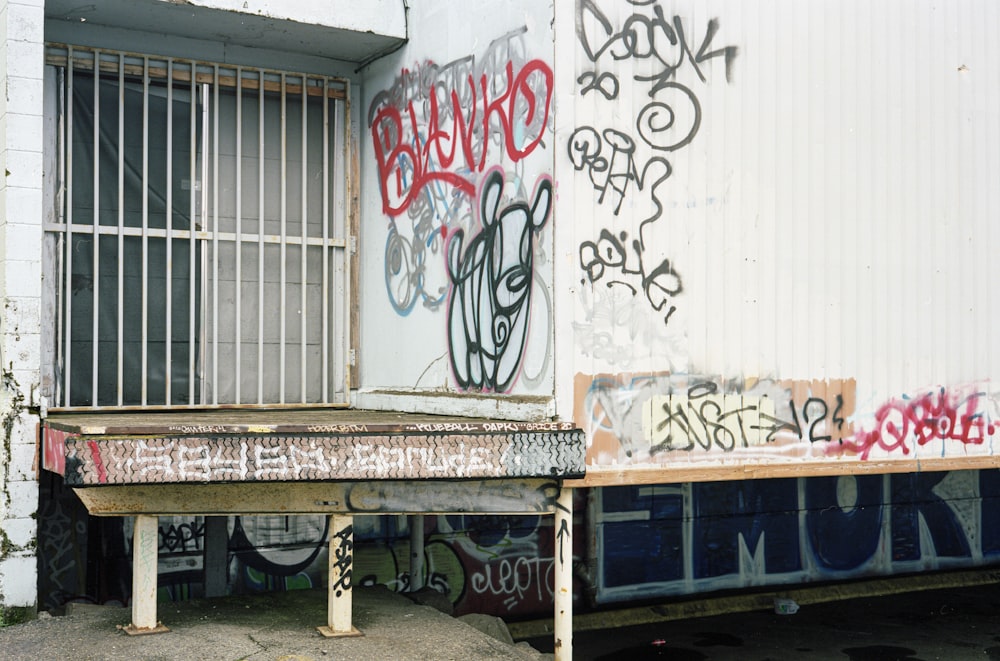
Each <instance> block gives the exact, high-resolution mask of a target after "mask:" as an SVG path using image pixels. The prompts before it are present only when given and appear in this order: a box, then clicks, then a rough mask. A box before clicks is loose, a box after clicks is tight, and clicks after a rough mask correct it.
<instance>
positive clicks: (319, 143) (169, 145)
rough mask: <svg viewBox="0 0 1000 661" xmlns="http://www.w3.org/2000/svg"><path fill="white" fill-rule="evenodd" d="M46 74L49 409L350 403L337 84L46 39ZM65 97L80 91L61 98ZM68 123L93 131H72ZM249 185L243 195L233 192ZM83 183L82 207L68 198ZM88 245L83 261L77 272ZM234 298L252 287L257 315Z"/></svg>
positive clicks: (341, 103)
mask: <svg viewBox="0 0 1000 661" xmlns="http://www.w3.org/2000/svg"><path fill="white" fill-rule="evenodd" d="M47 63H48V64H51V65H55V66H58V67H60V68H61V70H62V73H61V74H60V80H61V81H62V84H63V86H62V89H61V90H60V95H61V96H60V101H61V105H60V111H61V112H62V113H63V117H61V118H59V120H60V121H59V122H57V126H59V127H60V131H61V132H62V134H61V135H60V136H59V137H58V139H57V141H56V144H57V146H58V149H59V151H60V153H59V154H58V162H59V172H60V173H61V176H62V190H61V191H60V199H59V204H60V206H59V214H58V217H57V220H56V221H55V222H51V223H46V226H45V231H47V232H51V233H53V234H55V235H56V237H57V244H58V245H59V246H61V250H60V251H59V254H58V256H57V258H56V259H55V260H54V262H55V263H53V264H46V266H45V268H46V269H47V270H48V271H53V272H54V273H52V277H55V278H56V281H57V282H58V283H59V292H58V295H59V310H58V313H57V320H58V323H59V328H58V329H57V330H56V333H55V338H56V339H55V342H56V351H55V353H54V356H55V361H56V363H57V364H56V365H50V366H46V369H47V370H50V371H51V373H52V374H53V375H54V377H55V382H56V383H57V391H56V394H57V399H56V400H55V402H56V406H54V407H53V408H54V409H61V410H75V409H86V410H93V409H136V408H146V409H159V408H219V407H226V408H230V407H236V406H238V407H273V406H282V405H284V406H296V407H301V406H347V405H348V404H349V401H348V400H349V397H348V395H349V382H348V379H349V368H348V367H347V364H348V350H347V347H348V346H349V331H350V329H349V327H348V326H347V323H348V321H349V318H350V314H349V310H350V300H349V293H350V289H349V286H348V283H349V275H350V271H349V270H350V260H349V257H348V255H347V254H346V253H347V249H348V245H349V241H348V228H349V227H350V224H349V223H348V219H347V214H348V211H349V209H350V205H348V204H346V203H345V202H344V200H343V199H342V198H343V197H344V196H345V195H346V192H347V190H348V187H347V182H346V179H345V178H346V176H347V175H346V173H347V171H348V170H347V168H346V167H345V166H346V162H348V161H347V158H348V155H347V152H346V149H347V147H346V146H347V145H349V144H350V141H349V140H346V139H341V136H340V133H341V132H344V133H345V134H346V132H347V131H348V130H349V127H348V123H347V122H346V121H345V117H346V116H347V115H346V112H344V107H345V106H346V103H347V90H348V85H347V83H346V82H345V81H342V80H339V79H334V78H329V77H324V76H316V75H303V74H293V73H289V72H273V71H269V70H265V69H244V68H240V67H236V68H232V67H227V66H226V65H220V64H206V63H198V62H191V61H184V60H174V59H172V58H166V57H164V58H157V57H154V56H147V55H135V54H130V53H124V52H117V51H110V50H104V49H88V48H83V47H77V46H64V45H58V44H50V45H49V47H48V50H47ZM78 84H79V85H80V86H81V87H80V89H79V91H81V92H89V91H91V90H89V89H88V88H87V86H88V85H92V86H93V90H92V95H91V94H87V95H86V96H87V98H86V99H82V100H81V97H80V96H79V95H77V96H74V86H75V85H78ZM111 93H114V94H115V95H116V96H117V98H116V99H115V102H112V101H110V100H109V99H111V98H113V97H111V96H110V94H111ZM102 95H104V96H102ZM296 103H297V104H299V107H298V108H295V107H294V104H296ZM185 105H186V107H185ZM86 106H90V107H89V108H88V107H86ZM294 110H298V112H294ZM115 112H116V114H117V118H116V119H115V118H114V117H112V114H113V113H115ZM84 113H86V115H85V114H84ZM137 113H141V121H134V120H135V119H136V118H135V117H134V116H133V115H135V114H137ZM102 115H104V116H105V117H102ZM296 115H298V117H297V118H296ZM80 117H83V118H84V119H85V120H86V121H91V122H92V126H91V127H87V125H86V121H84V122H83V123H81V124H79V126H77V127H75V126H74V122H75V121H76V119H77V118H80ZM109 118H110V119H109ZM102 121H103V122H106V123H108V124H111V123H113V126H109V127H107V128H106V127H105V126H103V125H102ZM296 123H298V126H295V124H296ZM135 124H139V125H140V127H138V128H137V127H136V126H135ZM185 124H186V126H185ZM276 124H277V125H276ZM87 128H92V131H86V132H87V133H88V134H90V135H89V137H85V136H82V135H79V133H80V131H81V130H85V129H87ZM178 128H180V129H181V131H180V132H178V131H177V129H178ZM254 129H256V131H255V130H254ZM185 132H186V133H187V134H188V135H185ZM296 132H297V133H298V136H296V137H298V138H299V140H298V141H295V140H294V138H293V136H295V133H296ZM254 133H256V135H255V137H256V138H257V139H256V153H253V142H252V138H251V136H253V135H254ZM137 136H138V137H141V146H139V145H138V144H133V143H138V142H140V140H137ZM344 137H346V135H345V136H344ZM230 141H232V142H231V144H230ZM88 142H89V143H90V144H87V143H88ZM295 142H299V143H300V146H299V149H300V151H301V153H300V154H297V155H296V154H294V152H295ZM74 149H82V150H83V151H81V152H80V153H79V154H76V160H74ZM185 149H187V150H188V151H189V154H187V158H186V159H185V158H183V154H182V152H183V151H184V150H185ZM178 150H179V151H178ZM175 152H177V153H175ZM178 155H180V156H181V157H180V158H178ZM81 158H83V159H84V161H81V160H80V159H81ZM254 159H255V160H256V162H253V161H254ZM310 159H312V160H310ZM275 160H278V161H279V163H278V164H275V163H274V161H275ZM296 161H297V163H296ZM296 165H297V166H298V170H296ZM245 172H249V173H254V174H256V179H257V181H256V184H257V185H256V186H255V188H256V189H257V191H256V192H257V194H256V195H253V188H254V186H251V187H250V189H249V190H247V191H246V194H244V191H243V185H242V184H243V177H244V174H245ZM251 176H253V174H251ZM178 185H180V187H181V189H183V188H184V187H187V188H188V189H189V190H188V191H187V194H180V191H179V190H178V188H177V187H178ZM80 186H83V187H84V189H86V188H92V191H93V192H92V196H93V199H92V200H90V201H88V200H85V199H83V198H81V197H80V196H79V195H75V193H76V189H78V188H79V187H80ZM161 186H162V189H161V188H159V187H161ZM102 189H104V190H103V193H102ZM296 189H298V193H299V196H298V197H299V198H300V200H299V205H298V206H299V208H298V209H295V204H294V199H295V198H294V197H293V196H291V195H289V193H293V192H294V191H295V190H296ZM85 192H86V190H85ZM199 193H200V194H199ZM84 197H85V196H84ZM77 198H79V199H77ZM112 198H113V199H112ZM184 198H187V205H188V208H187V209H184V206H183V204H184V203H183V201H182V202H180V204H178V200H184ZM88 202H89V203H91V204H92V206H93V208H92V209H84V208H83V207H82V206H81V205H83V204H85V203H88ZM254 202H256V205H257V209H256V212H254V210H253V208H252V206H253V204H254ZM275 202H277V204H276V205H275V204H274V203H275ZM267 204H271V205H272V207H268V206H266V205H267ZM108 206H113V207H114V209H111V208H107V207H108ZM136 207H138V208H136ZM275 207H276V208H275ZM255 216H256V217H255ZM88 218H89V221H88ZM102 218H103V219H104V220H103V222H102ZM295 222H299V223H300V226H299V229H298V231H295V229H294V223H295ZM269 225H270V226H271V228H272V229H270V230H269ZM275 230H277V231H275ZM175 241H177V242H179V243H175ZM87 242H89V243H90V244H91V245H90V248H91V250H90V251H86V252H87V253H88V254H89V258H90V260H91V262H92V264H90V265H87V264H86V263H85V262H86V259H84V260H83V261H82V262H79V260H78V262H79V263H78V264H76V265H74V263H73V262H74V257H75V256H76V255H80V254H82V253H80V250H81V249H82V248H84V247H86V245H87ZM181 246H184V248H181ZM137 248H138V249H137ZM178 248H181V249H180V250H178ZM254 250H256V254H254V252H253V251H254ZM74 253H75V254H74ZM137 253H138V254H137ZM294 255H298V258H299V260H300V263H299V268H298V269H294V267H289V263H290V262H289V260H292V263H293V262H294ZM137 258H138V259H137ZM178 259H179V260H180V261H177V260H178ZM248 260H249V261H248ZM254 260H256V263H254ZM185 262H186V263H185ZM113 264H114V265H115V268H116V270H117V272H116V273H109V274H108V275H107V277H102V268H103V269H104V270H107V271H109V272H110V270H111V268H112V265H113ZM87 268H90V269H91V271H90V273H86V269H87ZM74 269H76V272H75V271H74ZM296 271H297V272H296ZM88 277H89V280H88ZM296 277H298V282H295V281H294V280H295V278H296ZM159 278H163V282H162V283H160V282H159ZM136 281H138V282H136ZM84 282H89V286H90V287H92V291H91V292H89V296H87V297H86V298H87V300H86V302H85V303H84V302H82V301H83V299H81V298H80V295H79V294H80V291H79V290H80V288H81V283H84ZM74 288H76V289H77V292H76V295H74ZM112 288H114V291H111V289H112ZM245 289H246V291H253V290H254V289H256V292H257V294H256V301H255V302H256V307H254V305H253V304H252V303H251V304H249V305H245V304H244V303H245V302H246V301H245V300H244V293H245V291H244V290H245ZM136 290H138V291H136ZM296 290H297V291H296ZM185 299H186V300H185ZM250 300H251V301H252V300H253V298H251V299H250ZM275 304H277V308H278V310H277V312H278V314H275V313H274V307H275ZM88 305H89V306H90V309H89V310H88ZM268 305H270V306H271V309H268ZM288 305H294V306H296V307H297V310H290V309H288ZM136 307H138V308H139V310H138V311H136V310H135V308H136ZM317 312H318V314H317ZM102 313H103V314H102ZM88 314H89V315H90V318H89V319H88V318H87V315H88ZM185 314H186V316H187V317H188V318H187V319H184V318H183V317H184V316H185ZM109 315H110V316H109ZM135 317H139V319H135ZM296 317H298V319H299V321H298V323H297V324H294V320H295V318H296ZM109 318H110V319H114V320H115V322H114V323H115V324H116V325H115V326H114V328H112V327H111V323H112V322H109V321H108V319H109ZM136 326H138V330H136V329H135V327H136ZM254 330H255V331H256V337H255V338H250V337H246V336H245V335H244V334H246V335H247V336H252V335H253V332H254ZM178 332H179V335H178ZM296 334H297V335H298V337H295V335H296ZM185 335H186V337H185ZM175 336H176V337H175ZM181 338H183V339H181ZM247 340H250V341H253V340H255V341H256V347H257V351H256V356H254V355H253V353H254V352H252V351H250V352H246V351H244V350H243V345H244V343H245V342H246V341H247ZM111 342H114V343H115V345H116V346H115V348H114V350H112V349H111V347H110V346H109V344H110V343H111ZM102 343H103V344H102ZM289 345H291V347H295V345H297V348H298V351H294V349H293V352H289V351H288V349H289V348H290V346H289ZM86 349H89V351H87V350H86ZM80 350H84V352H83V354H82V355H84V359H80V360H78V361H76V362H77V364H74V361H73V359H74V356H75V354H77V353H79V352H80ZM88 353H89V355H88ZM136 353H138V354H139V357H138V360H136V356H135V354H136ZM185 354H186V355H185ZM296 354H297V355H296ZM112 356H113V360H114V361H115V364H114V365H113V366H112V365H110V360H112ZM86 358H89V359H90V362H91V364H90V365H89V366H88V365H87V364H86ZM295 358H297V359H298V363H299V364H298V365H295V360H294V359H295ZM317 359H318V362H319V363H320V365H318V366H317V365H316V363H317ZM101 361H104V362H105V363H109V364H108V365H107V366H106V367H105V368H104V369H102V368H101ZM136 363H137V364H136ZM275 367H276V368H277V369H278V372H279V374H278V375H277V376H278V379H277V384H275V381H276V380H275V378H274V377H275V375H274V374H273V370H274V368H275ZM296 372H297V374H296ZM74 375H76V378H74ZM296 377H298V378H296ZM244 379H253V381H254V382H255V383H254V385H255V386H256V388H255V389H256V397H245V393H246V392H250V390H249V388H248V387H247V388H246V391H245V386H249V384H250V381H247V383H246V384H244ZM110 381H113V383H110ZM296 382H297V384H296ZM296 385H297V386H298V387H297V392H296ZM88 391H89V392H88ZM286 400H287V401H286Z"/></svg>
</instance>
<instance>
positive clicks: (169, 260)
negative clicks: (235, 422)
mask: <svg viewBox="0 0 1000 661" xmlns="http://www.w3.org/2000/svg"><path fill="white" fill-rule="evenodd" d="M164 221H165V225H166V230H167V240H166V244H167V245H166V253H167V255H166V264H165V270H166V277H165V278H164V283H163V284H164V287H165V289H166V310H165V311H164V312H165V319H164V320H165V328H164V331H163V334H164V360H163V363H164V365H163V403H164V404H165V405H166V406H170V405H171V404H172V403H173V393H172V392H171V389H170V386H171V384H172V382H173V376H172V373H171V369H170V368H171V364H172V363H173V344H174V333H173V307H174V306H173V298H174V234H173V229H174V61H173V60H172V59H168V60H167V208H166V218H165V219H164ZM119 325H121V322H119Z"/></svg>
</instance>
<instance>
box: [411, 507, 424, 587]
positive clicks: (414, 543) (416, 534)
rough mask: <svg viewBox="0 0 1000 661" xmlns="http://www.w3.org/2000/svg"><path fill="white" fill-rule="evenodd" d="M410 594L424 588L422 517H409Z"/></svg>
mask: <svg viewBox="0 0 1000 661" xmlns="http://www.w3.org/2000/svg"><path fill="white" fill-rule="evenodd" d="M409 522H410V592H416V591H417V590H419V589H421V588H423V587H424V582H425V581H426V577H425V576H424V517H423V515H422V514H413V515H411V516H410V521H409Z"/></svg>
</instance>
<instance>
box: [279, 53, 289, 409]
mask: <svg viewBox="0 0 1000 661" xmlns="http://www.w3.org/2000/svg"><path fill="white" fill-rule="evenodd" d="M280 114H281V136H280V138H281V246H280V250H281V259H280V261H279V264H278V266H279V269H278V271H279V273H280V275H279V277H278V280H279V289H278V297H279V302H278V328H279V337H280V340H279V343H278V356H279V359H278V403H280V404H284V403H285V332H286V330H285V325H286V323H285V322H286V321H287V320H288V314H287V311H286V309H285V283H286V278H287V269H288V267H287V259H288V257H287V249H286V248H287V241H288V234H287V232H288V227H287V222H288V190H287V187H286V184H287V183H288V94H287V91H286V89H285V74H284V73H282V74H281V111H280Z"/></svg>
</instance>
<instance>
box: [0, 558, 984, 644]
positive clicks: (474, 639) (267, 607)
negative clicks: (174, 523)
mask: <svg viewBox="0 0 1000 661" xmlns="http://www.w3.org/2000/svg"><path fill="white" fill-rule="evenodd" d="M871 594H881V595H882V596H866V595H871ZM775 597H779V598H783V599H791V600H792V601H794V603H795V605H797V606H798V611H797V612H795V613H794V614H777V613H776V612H775V609H774V598H775ZM784 603H785V604H786V605H789V604H788V602H784ZM732 610H742V611H743V612H727V611H732ZM789 610H794V608H792V609H789ZM353 613H354V625H355V626H356V627H357V628H358V629H360V630H361V631H362V632H363V633H364V634H365V635H364V637H360V638H341V639H327V638H323V637H322V636H320V635H319V633H318V632H317V631H316V626H317V625H320V624H324V623H325V620H326V593H325V591H323V590H301V591H293V592H279V593H268V594H260V595H252V596H238V597H223V598H218V599H200V600H194V601H188V602H178V603H161V604H160V605H159V610H158V617H159V619H160V620H161V621H162V622H163V624H164V625H166V626H167V627H169V628H170V631H169V632H167V633H163V634H155V635H148V636H128V635H126V634H125V633H124V632H122V631H121V630H120V628H119V627H121V626H124V625H127V624H128V623H129V620H130V611H129V610H128V609H125V608H114V607H104V606H74V608H72V609H71V610H70V612H69V614H68V615H65V616H58V617H53V616H49V615H48V614H42V617H40V618H39V619H37V620H33V621H30V622H26V623H24V624H18V625H14V626H9V627H6V628H3V629H0V659H73V660H83V659H102V660H103V659H108V660H111V661H114V660H117V659H130V660H133V659H142V660H157V659H164V660H166V659H170V660H171V661H173V660H176V659H225V660H233V661H238V660H240V659H247V660H252V661H263V660H265V659H266V660H270V661H309V660H313V661H320V660H325V659H336V660H337V661H362V660H363V661H372V660H375V661H410V660H414V661H416V660H419V661H437V660H453V661H492V660H499V659H505V660H512V661H518V660H521V661H539V660H540V659H545V658H551V656H548V655H543V654H541V653H540V652H551V651H552V635H551V633H550V632H551V625H552V623H551V620H544V619H543V620H537V621H531V622H512V623H510V625H509V632H510V633H511V634H513V636H514V639H516V640H520V641H521V642H520V643H518V644H512V642H513V641H511V640H510V639H507V641H506V642H504V641H501V640H498V639H497V638H496V637H491V636H488V635H486V634H484V633H482V632H481V631H480V630H478V629H476V628H473V627H471V626H469V625H467V624H465V621H464V620H461V619H457V618H453V617H451V616H449V615H445V614H444V613H441V612H440V611H438V610H435V609H434V608H431V607H430V606H424V605H418V604H416V603H414V602H413V601H411V600H410V599H408V598H407V597H404V596H402V595H399V594H394V593H391V592H389V591H388V590H386V589H384V588H355V592H354V611H353ZM483 619H484V620H495V618H483ZM500 629H501V630H502V632H503V633H506V632H507V629H508V627H502V626H501V627H500ZM528 643H530V646H529V645H528ZM573 652H574V654H573V658H574V659H575V660H576V661H589V660H599V659H600V660H613V659H622V660H627V661H642V660H643V659H670V660H671V661H701V660H703V659H713V660H714V659H719V660H723V661H725V660H728V659H734V660H736V659H738V660H739V661H765V660H767V661H782V660H786V659H788V660H791V659H795V660H799V659H816V660H821V661H822V660H827V659H829V660H831V661H832V660H837V661H896V660H899V661H931V660H932V659H942V660H947V661H965V660H967V659H968V660H973V659H975V660H979V661H1000V573H998V572H989V571H983V572H967V573H964V574H960V575H956V574H951V575H948V574H929V575H927V576H921V577H915V578H914V579H912V580H909V581H906V580H903V581H901V580H895V579H894V580H887V581H871V582H866V583H863V584H841V585H836V586H825V587H815V588H809V589H805V590H791V591H786V592H781V593H759V594H746V593H743V594H738V595H734V596H729V597H717V598H700V599H695V600H687V601H685V600H682V599H678V600H673V601H671V602H664V603H659V604H650V605H645V606H642V607H632V608H621V609H617V610H614V611H607V612H600V613H578V614H577V616H576V617H575V618H574V633H573Z"/></svg>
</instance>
